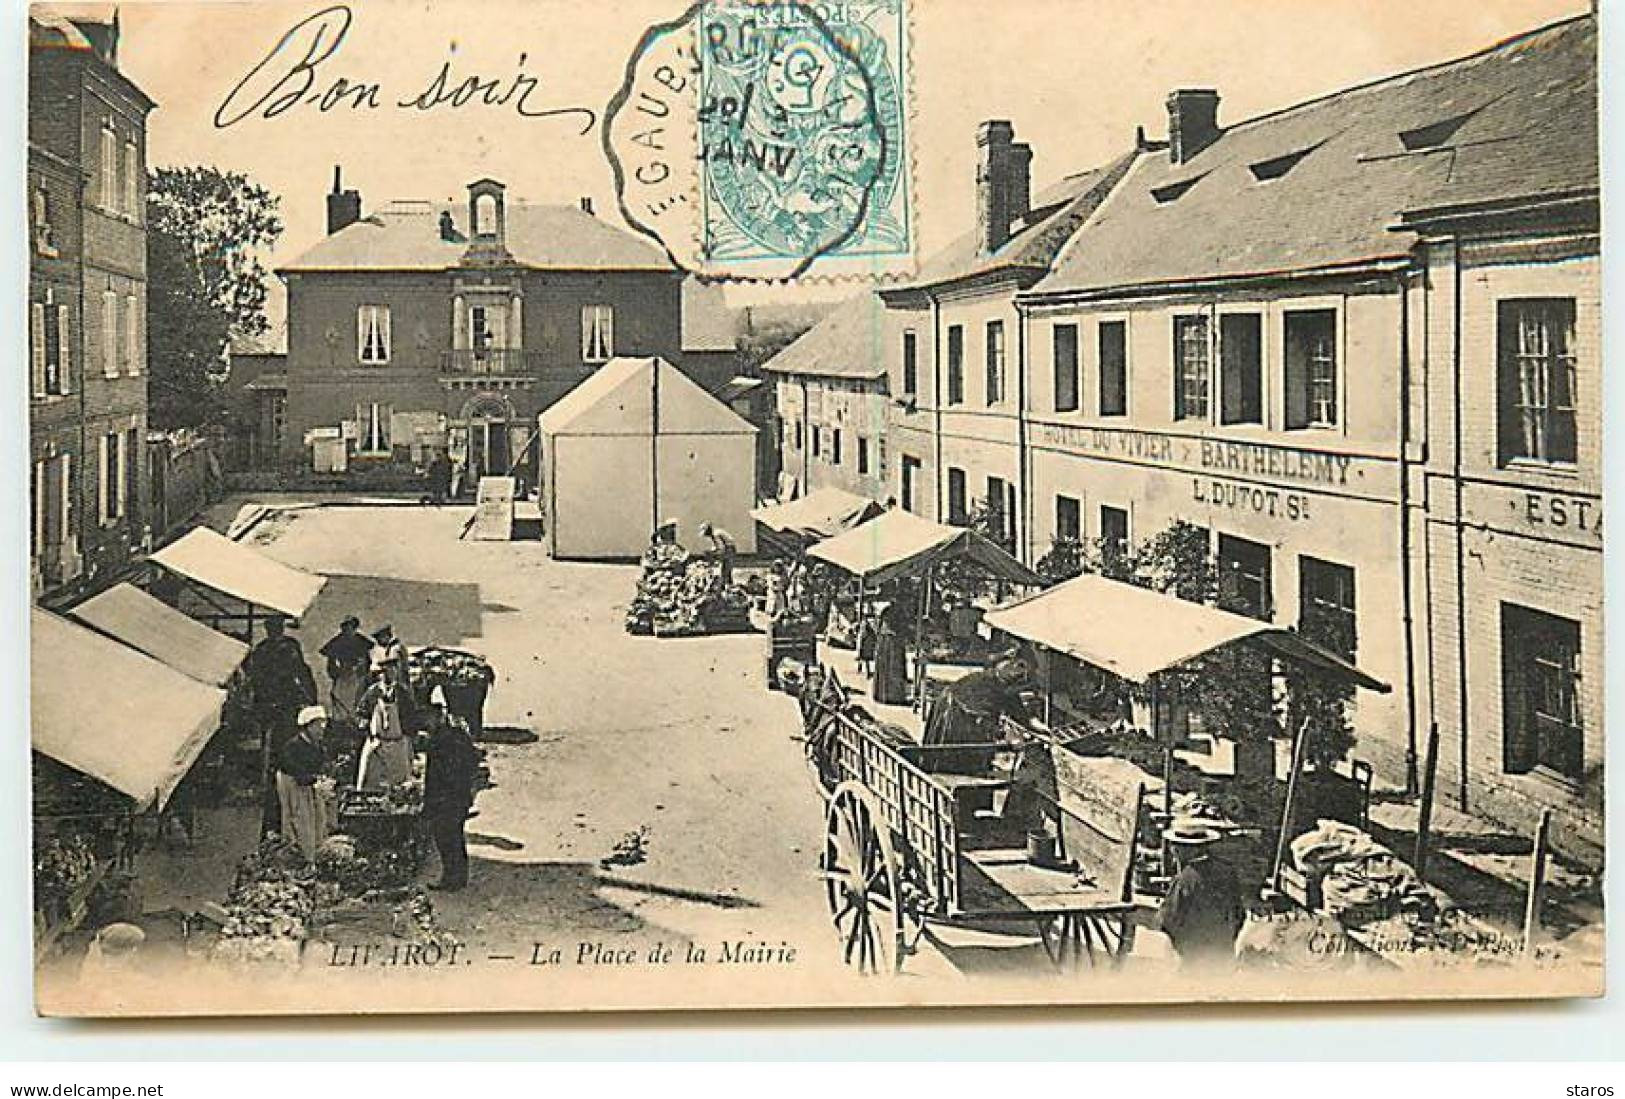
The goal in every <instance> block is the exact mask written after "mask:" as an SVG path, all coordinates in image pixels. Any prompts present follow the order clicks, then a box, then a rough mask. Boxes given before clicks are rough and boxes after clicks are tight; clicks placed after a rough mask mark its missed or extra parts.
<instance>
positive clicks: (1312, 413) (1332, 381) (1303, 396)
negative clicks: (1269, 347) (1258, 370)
mask: <svg viewBox="0 0 1625 1099" xmlns="http://www.w3.org/2000/svg"><path fill="white" fill-rule="evenodd" d="M1282 336H1283V341H1282V342H1283V343H1284V345H1285V349H1286V426H1287V430H1289V431H1292V430H1297V429H1299V428H1305V427H1336V426H1337V312H1336V310H1333V309H1305V310H1301V311H1297V312H1291V313H1287V314H1286V316H1285V317H1284V318H1283V321H1282Z"/></svg>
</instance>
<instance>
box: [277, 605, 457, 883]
mask: <svg viewBox="0 0 1625 1099" xmlns="http://www.w3.org/2000/svg"><path fill="white" fill-rule="evenodd" d="M287 625H288V624H287V621H286V620H285V619H283V618H280V617H273V618H271V619H268V620H267V621H266V624H265V639H264V640H263V641H261V642H260V643H259V644H258V645H256V646H255V647H254V650H253V652H251V653H250V654H249V659H248V683H249V690H250V692H251V696H252V702H253V709H254V713H255V715H256V718H257V721H258V723H259V726H260V729H261V730H262V731H263V735H264V736H265V738H266V744H267V748H268V751H269V754H270V761H271V764H272V770H273V779H272V782H271V783H270V784H269V786H268V789H267V791H266V805H265V825H264V827H265V830H266V831H280V832H281V833H282V835H283V836H284V837H286V838H287V839H289V840H291V841H292V842H294V843H297V844H298V845H299V847H300V849H301V850H302V851H303V852H304V853H305V855H306V856H307V857H311V856H314V854H315V852H316V849H317V848H318V847H319V846H320V845H321V842H322V840H324V839H325V838H326V837H327V835H328V833H329V832H330V831H331V830H332V824H333V820H332V810H331V806H330V804H329V802H328V799H327V798H326V797H325V796H324V794H323V792H322V791H321V789H320V780H321V779H322V778H323V776H325V775H326V774H328V769H329V766H330V763H331V758H332V756H333V755H334V754H335V753H336V752H337V751H339V750H341V749H344V748H346V747H355V746H357V745H359V750H360V751H359V759H358V763H357V767H356V778H355V784H356V786H357V787H358V788H360V789H363V790H381V789H388V788H390V787H393V786H396V785H399V784H400V783H402V782H405V781H406V780H408V779H410V778H411V777H412V758H413V754H414V752H415V751H416V750H417V748H418V745H416V744H415V743H414V739H413V738H414V737H415V736H417V735H418V734H421V735H422V736H423V737H424V742H423V744H422V745H421V747H422V750H423V751H424V752H425V757H426V762H427V772H426V774H425V776H424V797H423V803H424V808H423V812H424V817H425V818H426V820H427V823H428V827H429V831H430V834H431V836H432V838H433V840H434V843H435V848H436V850H437V851H438V852H439V855H440V866H441V876H440V881H439V883H437V885H436V886H435V888H442V889H461V888H463V886H464V885H466V884H467V881H468V851H467V846H466V840H465V836H464V823H465V822H466V820H467V819H468V816H469V811H470V809H471V808H472V806H473V786H474V772H475V768H476V766H477V759H476V756H477V753H476V750H475V748H474V742H473V740H472V739H471V738H470V737H469V735H468V731H467V729H466V728H465V727H464V726H463V725H462V724H461V723H459V722H454V721H452V720H450V718H449V716H448V714H447V712H446V708H445V706H444V703H443V702H432V701H431V703H430V704H429V705H428V706H426V707H423V706H420V705H419V704H418V700H417V699H416V697H415V696H414V695H413V692H412V686H411V678H410V664H409V659H408V655H407V651H406V646H405V645H404V644H403V643H402V642H401V640H400V639H399V638H397V637H396V636H395V631H394V630H393V628H391V627H390V626H388V625H385V626H381V627H379V628H378V629H377V630H375V631H374V632H373V634H372V635H371V636H370V637H369V636H368V635H366V634H364V633H363V632H362V631H361V620H360V619H359V618H356V617H355V616H353V615H352V616H350V617H347V618H346V619H345V620H344V621H343V623H341V624H340V626H339V631H338V633H336V634H334V635H333V637H331V638H330V639H329V640H328V641H327V642H326V644H324V645H323V646H322V647H321V649H320V650H319V651H320V655H321V656H322V657H323V658H325V660H326V663H327V676H328V681H329V689H328V697H327V705H325V706H323V705H320V704H319V703H318V701H317V690H316V680H315V676H314V675H313V674H312V672H311V669H310V665H309V664H308V663H307V662H306V660H305V655H304V650H303V648H302V647H301V646H300V644H299V642H298V641H297V640H296V639H295V638H293V637H292V636H290V635H289V634H288V632H287Z"/></svg>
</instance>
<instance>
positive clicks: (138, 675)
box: [29, 608, 226, 808]
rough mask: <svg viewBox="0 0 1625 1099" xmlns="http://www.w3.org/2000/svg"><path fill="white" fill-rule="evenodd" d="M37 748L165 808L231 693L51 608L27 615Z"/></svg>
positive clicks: (139, 800) (139, 802)
mask: <svg viewBox="0 0 1625 1099" xmlns="http://www.w3.org/2000/svg"><path fill="white" fill-rule="evenodd" d="M29 628H30V630H31V632H32V639H31V641H32V652H33V667H32V670H31V675H30V682H31V687H30V700H31V702H32V713H33V746H34V750H35V751H36V752H39V753H41V754H42V755H46V756H49V757H50V758H52V759H54V760H56V761H57V762H58V763H61V764H64V765H65V766H68V767H71V768H73V769H74V770H75V771H78V772H80V773H81V774H85V775H89V776H90V777H91V778H93V779H96V780H97V781H99V782H103V783H106V784H107V785H108V786H110V787H112V788H113V789H114V790H117V791H118V792H119V793H121V794H124V795H126V796H127V797H129V798H130V799H131V800H132V801H133V802H135V804H136V807H137V808H145V807H146V806H148V805H156V806H159V807H161V806H162V805H163V804H164V803H165V802H166V801H168V800H169V795H170V794H171V793H173V792H174V789H175V786H176V784H177V783H179V782H180V780H181V779H182V778H183V777H185V775H186V772H187V771H188V770H190V769H191V767H192V764H193V763H195V762H196V761H197V757H198V755H199V754H200V753H201V752H202V751H203V748H204V745H206V744H207V743H208V741H209V738H210V737H211V736H212V735H213V734H214V731H215V729H217V728H218V727H219V725H220V710H221V707H222V706H223V705H224V703H225V698H226V693H225V692H224V691H221V690H218V689H216V688H214V687H207V686H205V685H203V684H202V683H199V682H198V681H197V680H195V679H192V678H190V677H189V676H185V675H182V674H181V673H180V672H177V671H175V670H174V669H173V668H167V667H165V666H164V665H162V664H160V663H158V661H156V660H154V659H152V658H151V657H148V656H143V655H142V654H141V653H138V652H136V651H135V650H134V649H131V648H127V647H125V646H124V645H121V644H119V643H118V642H117V641H114V640H112V639H110V638H106V637H103V636H101V635H100V634H98V633H95V632H93V631H91V630H88V629H86V628H85V627H83V626H80V625H77V624H75V623H73V622H70V621H68V620H67V619H65V618H61V617H58V616H57V615H54V614H51V613H49V612H47V611H42V610H39V609H37V608H36V609H34V610H33V611H32V612H30V615H29Z"/></svg>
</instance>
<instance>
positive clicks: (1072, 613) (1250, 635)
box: [985, 576, 1390, 693]
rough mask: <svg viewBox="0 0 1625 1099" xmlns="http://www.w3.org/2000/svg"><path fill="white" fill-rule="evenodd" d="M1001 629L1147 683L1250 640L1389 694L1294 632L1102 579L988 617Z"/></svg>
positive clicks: (1081, 581)
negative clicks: (1212, 653)
mask: <svg viewBox="0 0 1625 1099" xmlns="http://www.w3.org/2000/svg"><path fill="white" fill-rule="evenodd" d="M985 621H986V622H987V624H988V625H989V626H991V627H993V628H994V629H996V630H1003V631H1004V632H1005V633H1008V634H1011V635H1012V636H1015V637H1019V638H1021V639H1023V640H1025V641H1031V642H1034V643H1035V644H1039V645H1043V646H1044V647H1045V648H1048V649H1054V650H1055V651H1057V652H1062V653H1065V654H1067V655H1068V656H1071V657H1074V658H1076V659H1078V660H1081V661H1083V662H1084V663H1086V664H1093V665H1094V666H1095V667H1097V668H1104V669H1105V670H1106V671H1109V672H1111V673H1113V674H1114V675H1118V676H1121V677H1122V678H1124V679H1127V680H1130V681H1132V682H1135V683H1144V682H1145V681H1146V680H1147V679H1150V678H1151V677H1152V676H1154V675H1156V674H1157V673H1158V672H1162V671H1167V670H1168V669H1169V668H1173V667H1176V666H1178V665H1180V664H1183V663H1185V662H1186V661H1187V660H1192V659H1194V658H1196V657H1198V656H1201V655H1202V654H1204V653H1208V652H1212V651H1213V650H1214V649H1219V648H1223V647H1224V646H1226V645H1231V644H1235V643H1236V642H1240V641H1246V642H1248V643H1249V644H1256V645H1258V646H1260V647H1262V648H1264V649H1267V650H1269V651H1270V652H1272V653H1274V654H1275V655H1277V656H1281V657H1284V658H1286V659H1288V660H1294V661H1298V662H1300V663H1304V664H1309V665H1313V666H1315V667H1319V668H1322V669H1325V670H1326V671H1329V672H1333V673H1334V674H1337V675H1341V676H1343V677H1345V678H1347V679H1349V680H1351V681H1352V682H1354V683H1357V684H1359V685H1360V686H1362V687H1366V688H1368V689H1370V690H1373V691H1381V692H1383V693H1386V692H1387V691H1388V690H1390V688H1389V686H1388V684H1386V683H1384V682H1383V681H1382V680H1380V679H1377V678H1375V677H1374V676H1370V675H1367V674H1366V673H1365V672H1362V671H1361V670H1360V669H1358V668H1356V667H1355V666H1354V665H1352V664H1350V663H1348V662H1347V661H1345V660H1342V659H1340V658H1339V657H1337V656H1335V655H1333V654H1331V653H1329V652H1327V651H1326V650H1324V649H1322V648H1320V647H1319V646H1316V645H1313V644H1311V643H1309V642H1308V641H1305V640H1304V639H1303V638H1302V637H1300V636H1298V635H1297V634H1296V633H1294V632H1293V631H1291V630H1287V629H1282V628H1281V627H1279V626H1271V625H1269V624H1268V623H1267V622H1259V621H1257V620H1256V619H1252V618H1246V617H1243V616H1242V615H1239V614H1232V613H1230V612H1229V611H1221V610H1219V609H1217V608H1215V607H1208V606H1204V605H1203V604H1200V603H1191V602H1188V601H1186V600H1184V599H1180V598H1179V597H1177V596H1173V595H1168V594H1165V593H1163V592H1156V591H1151V590H1150V589H1148V588H1139V587H1135V586H1134V585H1133V584H1125V583H1123V582H1121V581H1118V580H1108V579H1106V578H1105V577H1103V576H1080V577H1078V578H1077V579H1075V580H1068V581H1067V582H1066V583H1064V584H1058V585H1056V586H1055V587H1053V588H1051V589H1049V590H1048V591H1046V592H1041V593H1039V594H1038V595H1035V596H1033V597H1031V598H1030V599H1024V600H1021V601H1020V602H1018V603H1012V604H1010V605H1009V606H1007V607H1000V608H999V609H997V610H993V611H989V612H988V614H987V617H986V619H985Z"/></svg>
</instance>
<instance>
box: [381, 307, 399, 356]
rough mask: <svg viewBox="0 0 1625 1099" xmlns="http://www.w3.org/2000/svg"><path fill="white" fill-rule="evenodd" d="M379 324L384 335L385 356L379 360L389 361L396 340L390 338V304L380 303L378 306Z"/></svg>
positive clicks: (383, 347)
mask: <svg viewBox="0 0 1625 1099" xmlns="http://www.w3.org/2000/svg"><path fill="white" fill-rule="evenodd" d="M378 325H379V329H380V331H381V334H382V337H383V344H382V349H383V357H382V358H381V359H380V360H379V361H380V362H386V363H387V362H388V361H389V358H390V353H391V352H392V351H393V350H394V349H395V344H394V341H393V340H391V339H390V332H389V306H387V305H380V306H379V307H378Z"/></svg>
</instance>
